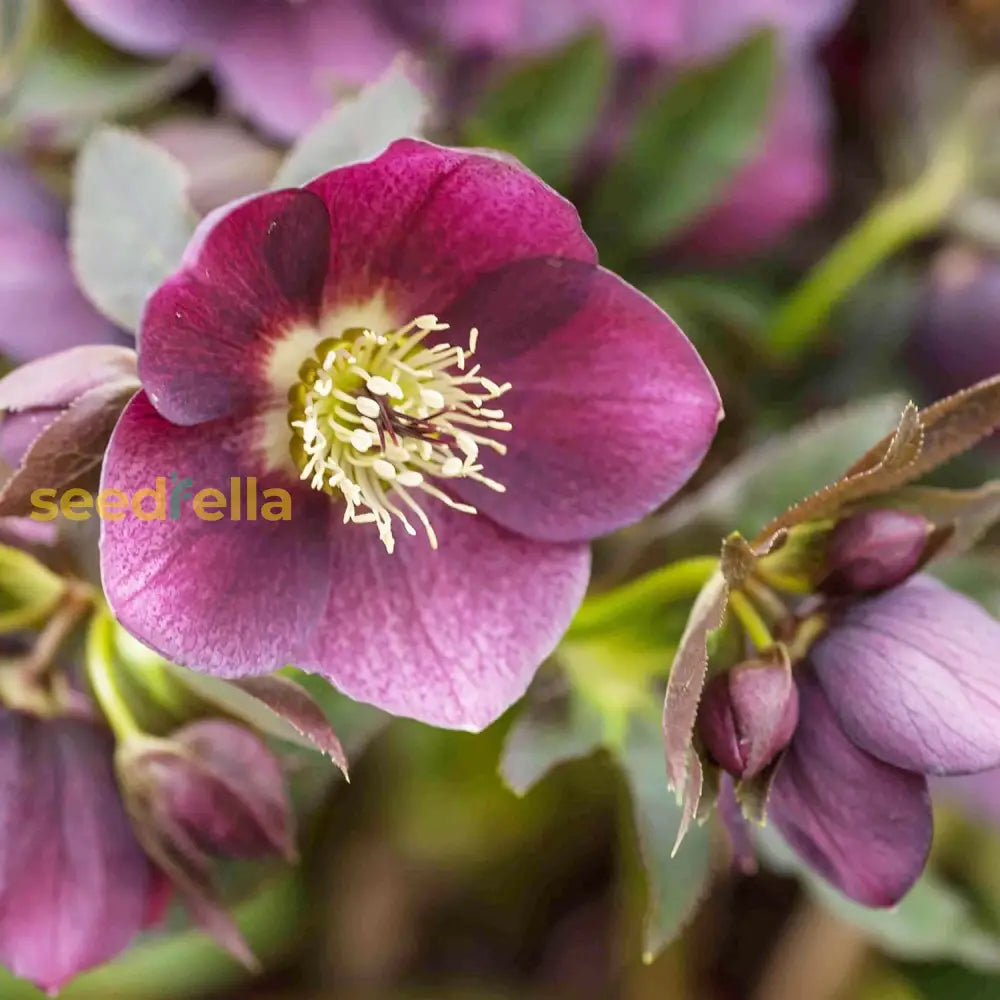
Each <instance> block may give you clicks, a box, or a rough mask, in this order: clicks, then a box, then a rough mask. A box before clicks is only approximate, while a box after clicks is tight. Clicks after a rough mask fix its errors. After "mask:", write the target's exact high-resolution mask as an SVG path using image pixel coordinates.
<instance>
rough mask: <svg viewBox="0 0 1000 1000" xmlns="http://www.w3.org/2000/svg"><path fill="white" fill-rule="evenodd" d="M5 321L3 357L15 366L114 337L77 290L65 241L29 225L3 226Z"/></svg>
mask: <svg viewBox="0 0 1000 1000" xmlns="http://www.w3.org/2000/svg"><path fill="white" fill-rule="evenodd" d="M0 316H2V317H3V327H2V329H0V351H3V352H4V353H5V354H7V355H9V356H10V357H11V358H13V359H14V360H15V361H27V360H30V359H31V358H37V357H41V356H42V355H44V354H50V353H52V352H54V351H61V350H63V349H65V348H67V347H75V346H76V345H78V344H100V343H107V342H108V341H109V340H111V339H112V336H113V327H112V325H111V324H110V323H109V322H108V321H107V320H106V319H105V318H104V317H103V316H101V315H99V314H98V312H97V311H96V310H95V309H94V308H93V306H91V304H90V303H89V302H88V301H87V300H86V299H85V298H84V297H83V293H82V292H81V291H80V289H79V288H78V287H77V284H76V280H75V279H74V277H73V274H72V272H71V271H70V266H69V257H68V256H67V253H66V242H65V239H64V238H63V237H62V236H61V235H59V234H55V233H50V232H46V231H44V230H41V229H38V228H36V227H34V226H31V225H27V224H19V223H11V224H9V225H3V226H0Z"/></svg>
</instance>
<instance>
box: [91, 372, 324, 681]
mask: <svg viewBox="0 0 1000 1000" xmlns="http://www.w3.org/2000/svg"><path fill="white" fill-rule="evenodd" d="M241 430H242V431H245V430H246V428H245V427H242V426H241V424H240V423H239V422H233V423H230V422H228V421H216V422H213V423H206V424H199V425H198V426H196V427H178V426H176V425H174V424H170V423H168V422H167V421H165V420H164V419H163V418H162V417H160V416H159V415H158V414H157V413H156V411H155V410H154V409H153V408H152V406H151V405H150V403H149V400H148V399H147V398H146V396H145V394H144V393H141V392H140V393H139V394H138V395H137V396H136V397H135V398H134V399H133V400H132V402H131V403H129V405H128V406H127V407H126V409H125V411H124V412H123V413H122V416H121V419H120V420H119V423H118V426H117V427H116V428H115V432H114V435H113V436H112V438H111V443H110V445H109V446H108V452H107V457H106V459H105V464H104V470H103V476H102V480H101V488H102V490H104V489H109V488H114V489H120V490H124V491H125V492H126V493H127V494H128V495H129V496H132V495H133V494H134V492H135V491H136V490H139V489H153V488H155V487H156V485H157V483H156V480H157V477H163V478H164V480H166V482H165V484H164V486H165V490H166V493H167V497H166V508H167V509H166V516H165V518H164V519H163V520H148V521H145V520H139V519H138V518H136V517H135V515H134V513H132V512H131V511H129V512H126V513H125V514H124V515H123V519H122V520H115V521H112V520H102V521H101V574H102V578H103V581H104V590H105V593H106V594H107V597H108V602H109V603H110V605H111V609H112V611H113V612H114V613H115V616H116V617H117V618H118V619H119V621H121V623H122V624H123V625H124V626H125V627H126V628H127V629H128V630H129V631H130V632H132V633H133V634H134V635H135V636H136V637H137V638H138V639H140V640H141V641H142V642H144V643H146V644H147V645H148V646H151V647H152V648H153V649H155V650H157V651H158V652H160V653H162V654H163V655H164V656H166V657H167V658H168V659H171V660H174V661H175V662H177V663H180V664H182V665H184V666H189V667H194V668H197V669H203V670H205V671H206V672H208V673H214V674H218V675H220V676H224V677H239V676H244V675H247V674H260V673H267V672H269V671H272V670H275V669H277V668H279V667H282V666H284V665H285V664H286V663H288V662H289V661H290V659H291V658H292V656H293V654H294V652H295V650H296V649H297V648H298V646H299V645H300V644H301V642H302V640H303V638H304V637H305V636H307V635H308V634H309V633H310V632H311V631H312V630H313V629H314V627H315V623H316V621H317V620H318V617H319V615H320V612H321V610H322V608H323V604H324V602H325V600H326V592H327V586H328V580H329V567H328V564H327V557H326V553H327V544H326V534H327V525H328V520H329V517H328V515H329V498H328V497H326V496H325V494H322V493H318V492H314V491H311V490H308V489H306V490H302V491H299V492H295V493H294V494H293V495H292V497H291V503H292V507H291V519H290V520H287V521H267V520H263V519H262V518H261V516H260V515H258V519H257V520H253V521H251V520H248V519H247V511H248V507H249V504H248V503H247V501H246V500H245V499H244V501H243V503H242V509H241V511H240V517H241V518H242V519H241V520H236V519H235V516H234V515H233V513H232V508H231V507H229V508H226V509H225V510H222V511H211V512H210V513H222V514H223V516H222V518H221V519H220V520H215V521H208V520H202V519H200V518H199V517H197V516H196V514H195V511H194V509H193V505H192V501H191V499H190V497H188V498H184V499H182V500H181V501H180V502H179V503H177V504H176V506H175V504H174V503H173V502H172V499H171V498H172V496H173V495H174V494H173V490H172V478H171V477H172V476H174V475H176V477H177V478H178V479H179V480H183V479H189V480H192V482H191V483H188V484H186V485H187V488H188V489H187V492H188V493H189V494H195V493H197V492H199V491H201V490H204V489H208V488H215V489H218V490H220V491H221V492H222V493H223V494H224V496H225V497H226V498H227V499H228V498H231V497H232V496H233V491H232V489H231V485H230V478H231V477H247V476H256V477H257V492H258V506H259V507H261V509H262V504H263V502H264V491H265V490H266V489H270V488H272V487H281V488H287V487H288V486H289V484H288V482H287V481H286V480H284V478H283V477H277V476H274V475H267V474H264V473H262V472H258V471H256V470H254V469H253V468H248V464H249V463H248V461H247V460H246V457H245V456H244V455H242V454H241V449H240V444H241V437H240V432H241ZM180 493H181V489H180V488H178V490H177V496H178V497H180ZM246 493H247V487H246V486H245V485H244V487H243V494H242V495H243V496H244V497H246ZM145 509H146V510H150V511H151V510H153V509H154V500H153V499H152V498H148V499H147V500H146V501H145ZM173 513H176V514H177V515H178V516H177V519H176V520H171V514H173Z"/></svg>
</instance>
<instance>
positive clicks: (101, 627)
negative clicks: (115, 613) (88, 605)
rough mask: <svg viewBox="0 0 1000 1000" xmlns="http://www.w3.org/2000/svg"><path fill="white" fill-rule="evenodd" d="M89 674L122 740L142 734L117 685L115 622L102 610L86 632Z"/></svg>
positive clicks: (95, 691) (116, 733)
mask: <svg viewBox="0 0 1000 1000" xmlns="http://www.w3.org/2000/svg"><path fill="white" fill-rule="evenodd" d="M87 674H88V676H89V677H90V684H91V687H92V688H93V691H94V697H95V698H96V699H97V701H98V704H99V705H100V706H101V711H102V712H103V713H104V717H105V718H106V719H107V720H108V723H109V724H110V726H111V728H112V729H113V730H114V732H115V735H116V736H117V737H118V739H119V740H124V739H126V738H127V737H129V736H136V735H138V734H140V733H141V730H140V728H139V726H138V724H137V723H136V721H135V718H134V717H133V715H132V712H131V711H130V710H129V707H128V703H127V702H126V700H125V699H124V698H123V697H122V693H121V691H120V690H119V689H118V685H117V684H116V682H115V664H114V619H112V617H111V614H110V612H108V610H107V609H106V608H102V609H100V610H99V611H98V612H97V613H96V614H95V615H94V617H93V619H92V620H91V623H90V629H89V631H88V632H87Z"/></svg>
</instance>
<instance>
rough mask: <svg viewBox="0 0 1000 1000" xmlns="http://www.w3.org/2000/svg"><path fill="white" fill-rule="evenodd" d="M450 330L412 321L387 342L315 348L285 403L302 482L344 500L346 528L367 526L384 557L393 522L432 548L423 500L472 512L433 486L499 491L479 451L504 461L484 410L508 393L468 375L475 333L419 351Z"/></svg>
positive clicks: (502, 427) (391, 543)
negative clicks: (455, 483)
mask: <svg viewBox="0 0 1000 1000" xmlns="http://www.w3.org/2000/svg"><path fill="white" fill-rule="evenodd" d="M447 329H448V327H447V325H446V324H443V323H439V322H438V320H437V317H435V316H418V317H417V318H416V319H415V320H413V321H412V322H410V323H408V324H407V325H406V326H404V327H401V328H400V329H398V330H394V331H391V332H389V333H376V332H374V331H372V330H369V329H362V328H358V329H352V330H346V331H344V333H343V334H342V335H341V336H340V337H339V338H331V339H328V340H324V341H323V342H322V343H320V344H319V346H318V347H317V349H316V353H315V355H314V356H313V357H311V358H309V359H308V360H307V361H306V362H305V363H304V364H303V365H302V367H301V369H300V370H299V381H298V382H297V383H296V385H295V386H294V387H293V388H292V390H291V392H290V394H289V401H290V404H291V406H290V409H289V423H290V425H291V427H292V431H293V435H292V446H291V447H292V457H293V458H294V460H295V462H296V464H297V466H298V468H299V470H300V473H301V477H302V479H305V480H308V481H309V483H310V485H312V486H313V487H314V488H315V489H318V490H324V491H325V492H327V493H330V494H331V495H335V496H339V497H340V498H342V499H343V501H344V504H345V506H344V523H348V522H350V523H353V524H374V525H375V526H376V527H377V529H378V533H379V537H380V538H381V540H382V543H383V545H385V547H386V549H387V551H389V552H392V551H393V549H394V547H395V539H394V537H393V522H394V520H395V521H398V522H399V524H401V525H402V526H403V529H404V530H405V531H406V533H407V534H409V535H415V534H416V529H415V528H414V527H413V525H412V524H411V522H410V517H411V516H412V517H413V518H415V519H416V520H417V521H419V522H420V523H421V524H422V525H423V528H424V531H425V532H426V533H427V537H428V539H429V541H430V544H431V547H432V548H436V547H437V536H436V535H435V533H434V529H433V527H432V526H431V522H430V519H429V518H428V516H427V514H426V513H425V511H424V510H423V508H422V507H421V505H420V502H419V501H420V500H422V499H424V498H425V497H427V496H430V497H434V498H435V499H437V500H439V501H441V502H442V503H444V504H447V505H448V506H449V507H451V508H452V509H454V510H459V511H462V512H464V513H467V514H475V513H476V508H475V507H472V506H470V505H469V504H465V503H460V502H458V501H456V500H455V499H453V498H452V497H451V496H450V495H449V493H448V492H446V491H445V490H443V489H441V488H440V486H439V485H438V483H442V482H446V481H447V480H457V479H471V480H474V481H475V482H478V483H481V484H482V485H484V486H487V487H489V488H490V489H492V490H496V491H497V492H503V490H504V487H503V486H502V485H501V484H500V483H498V482H496V481H495V480H493V479H490V478H489V477H488V476H485V475H484V474H483V466H482V465H481V464H480V463H479V461H478V459H479V453H480V450H481V449H482V448H490V449H492V450H493V451H495V452H497V453H498V454H500V455H502V454H504V453H505V452H506V448H505V446H504V445H503V444H501V443H500V442H498V441H495V440H494V439H493V438H492V437H491V436H489V432H490V431H509V430H510V429H511V425H510V424H509V423H508V422H507V421H506V420H505V419H504V413H503V410H500V409H497V408H496V407H492V406H489V405H488V404H490V403H492V402H493V401H494V400H496V399H498V398H499V397H500V396H502V395H503V394H504V393H506V392H507V391H509V390H510V388H511V386H510V384H509V383H506V384H504V385H497V384H496V383H495V382H493V381H491V380H490V379H488V378H487V377H486V376H485V375H483V374H482V373H481V372H480V367H479V365H478V364H476V365H473V366H472V367H468V362H469V360H470V359H471V358H472V356H473V354H474V353H475V350H476V338H477V336H478V334H477V331H476V330H475V329H473V330H472V331H471V333H470V335H469V346H468V347H467V348H464V347H459V346H452V345H451V344H446V343H440V342H436V343H434V344H432V345H431V346H429V347H428V346H426V345H425V343H424V341H425V340H427V338H428V336H429V335H430V334H432V333H433V334H439V333H441V332H443V331H444V330H447ZM421 494H423V496H421Z"/></svg>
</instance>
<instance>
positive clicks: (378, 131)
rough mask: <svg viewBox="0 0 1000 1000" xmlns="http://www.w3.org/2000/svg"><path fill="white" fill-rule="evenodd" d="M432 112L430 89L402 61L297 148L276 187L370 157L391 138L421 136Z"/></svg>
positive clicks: (321, 123)
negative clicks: (415, 79) (408, 72)
mask: <svg viewBox="0 0 1000 1000" xmlns="http://www.w3.org/2000/svg"><path fill="white" fill-rule="evenodd" d="M429 113H430V104H429V102H428V100H427V96H426V95H425V94H424V92H423V91H422V90H421V89H420V88H419V87H418V86H417V85H416V84H415V83H414V82H413V81H412V80H411V79H410V78H409V77H408V76H407V75H406V72H405V67H404V65H403V64H402V63H396V64H395V65H394V66H392V67H391V68H390V69H389V70H388V72H386V74H385V75H384V76H383V77H382V78H381V79H380V80H378V81H376V82H375V83H373V84H372V85H371V86H369V87H365V88H364V89H363V90H362V91H360V92H359V93H358V94H357V96H356V97H354V98H352V99H350V100H346V101H342V102H341V103H340V104H338V105H337V107H336V108H334V109H333V110H332V111H331V112H329V113H328V114H327V115H326V116H324V117H323V118H322V119H321V120H320V121H319V123H318V124H316V125H315V126H313V128H311V129H310V130H309V131H308V132H306V134H305V135H304V136H302V138H300V139H299V141H298V142H297V143H296V144H295V145H294V146H293V147H292V149H291V151H290V152H289V154H288V156H287V157H286V158H285V161H284V163H282V165H281V166H280V167H279V168H278V173H277V174H276V175H275V178H274V183H273V185H272V186H273V187H276V188H283V187H298V186H300V185H302V184H305V183H307V182H308V181H311V180H312V179H313V178H314V177H318V176H319V175H320V174H324V173H326V172H327V171H328V170H333V169H334V167H342V166H344V165H346V164H348V163H357V162H360V161H362V160H370V159H371V158H372V157H374V156H377V155H378V154H379V153H381V152H382V150H383V149H385V147H386V146H388V145H389V144H390V143H391V142H393V141H394V140H396V139H402V138H406V137H407V136H419V135H420V134H421V133H422V131H423V129H424V127H425V125H426V120H427V116H428V114H429Z"/></svg>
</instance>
